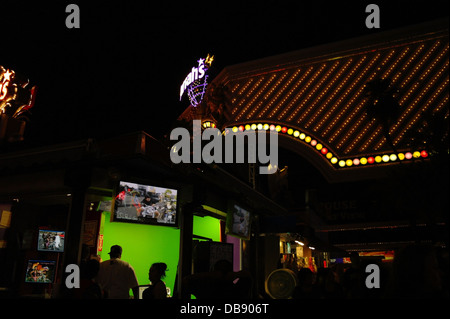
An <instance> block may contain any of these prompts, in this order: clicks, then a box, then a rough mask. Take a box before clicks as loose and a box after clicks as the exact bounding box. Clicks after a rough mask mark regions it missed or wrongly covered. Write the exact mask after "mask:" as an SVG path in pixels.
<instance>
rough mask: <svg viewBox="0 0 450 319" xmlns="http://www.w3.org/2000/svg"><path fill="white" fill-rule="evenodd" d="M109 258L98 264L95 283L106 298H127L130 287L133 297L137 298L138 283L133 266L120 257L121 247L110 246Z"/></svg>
mask: <svg viewBox="0 0 450 319" xmlns="http://www.w3.org/2000/svg"><path fill="white" fill-rule="evenodd" d="M108 254H109V256H110V258H111V259H109V260H106V261H104V262H102V263H101V264H100V270H99V272H98V275H97V279H96V281H97V283H98V284H99V285H100V287H101V288H102V289H103V290H104V292H105V297H106V298H108V299H129V298H130V289H132V291H133V296H134V298H135V299H138V298H139V287H138V286H139V284H138V281H137V278H136V274H135V272H134V269H133V267H132V266H131V265H130V264H129V263H128V262H126V261H123V260H122V259H121V257H122V247H120V246H119V245H114V246H111V251H110V252H109V253H108Z"/></svg>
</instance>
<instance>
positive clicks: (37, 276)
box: [25, 260, 56, 284]
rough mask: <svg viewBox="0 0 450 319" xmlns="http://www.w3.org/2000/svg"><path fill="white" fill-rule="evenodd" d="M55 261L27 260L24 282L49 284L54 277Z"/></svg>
mask: <svg viewBox="0 0 450 319" xmlns="http://www.w3.org/2000/svg"><path fill="white" fill-rule="evenodd" d="M55 271H56V261H54V260H29V261H28V264H27V270H26V274H25V282H28V283H40V284H50V283H53V281H54V279H55Z"/></svg>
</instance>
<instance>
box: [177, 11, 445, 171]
mask: <svg viewBox="0 0 450 319" xmlns="http://www.w3.org/2000/svg"><path fill="white" fill-rule="evenodd" d="M447 23H448V20H446V21H444V23H442V22H434V23H430V24H424V25H420V26H414V27H408V28H405V29H399V30H394V31H389V32H384V33H379V34H375V35H370V36H367V37H362V38H357V39H352V40H348V41H342V42H339V43H332V44H327V45H323V46H319V47H314V48H310V49H305V50H301V51H297V52H292V53H287V54H284V55H279V56H274V57H269V58H265V59H260V60H256V61H250V62H247V63H242V64H238V65H233V66H229V67H226V68H225V69H224V70H223V71H222V72H221V73H220V74H219V75H218V76H217V77H216V78H215V79H214V81H213V82H212V83H211V85H213V84H214V86H215V87H218V86H224V87H227V89H228V91H229V92H230V94H229V95H230V99H229V101H227V103H223V104H222V107H223V108H224V112H223V113H224V114H228V116H227V119H226V122H225V123H224V124H223V125H222V129H223V128H226V127H231V128H233V127H234V128H235V129H236V130H239V129H242V130H245V129H247V127H249V128H250V129H251V128H252V126H254V127H255V129H258V125H261V127H262V128H263V129H264V127H266V126H267V128H269V129H270V126H271V125H273V127H274V128H277V127H278V128H279V131H278V132H279V133H280V134H282V135H283V136H286V138H287V139H289V140H292V141H297V142H296V144H295V143H290V144H289V147H291V148H292V149H293V150H294V151H296V152H298V153H301V154H304V155H305V156H306V157H307V158H308V159H309V160H311V161H312V162H316V163H314V164H315V165H316V164H317V165H319V166H321V168H320V170H321V171H322V172H324V171H328V172H330V171H331V172H332V171H341V170H345V171H347V172H350V171H351V170H355V169H358V170H360V169H362V168H364V169H366V168H368V167H374V166H383V165H388V164H391V163H396V162H400V161H408V160H410V159H414V158H426V157H428V156H429V154H428V152H427V150H426V149H425V148H423V149H421V148H412V146H411V145H409V141H410V136H409V134H411V133H412V132H415V131H419V130H420V128H421V127H422V126H423V125H424V112H429V114H432V115H433V116H435V117H437V118H448V115H449V109H448V97H449V85H448V84H449V72H448V71H449V68H448V62H449V54H448V49H449V34H448V25H447ZM377 79H385V80H387V81H388V82H389V83H391V85H392V86H393V87H396V88H398V93H396V95H395V99H396V101H398V106H399V114H398V117H397V118H396V119H395V121H394V122H392V123H391V125H390V127H389V135H390V138H391V141H392V143H389V142H388V141H387V139H386V135H385V134H384V132H383V128H382V126H381V125H380V123H379V122H378V121H377V120H375V119H373V118H371V117H370V116H369V115H368V114H367V103H368V98H367V96H366V95H365V91H364V89H365V87H366V86H367V84H368V83H369V82H370V81H373V80H377ZM184 114H187V113H186V112H185V113H184ZM445 135H448V128H447V131H446V132H445ZM307 139H308V140H307ZM392 146H393V147H394V148H395V150H394V149H393V147H392ZM319 162H320V163H319ZM317 165H316V166H317Z"/></svg>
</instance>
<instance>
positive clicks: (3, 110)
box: [0, 65, 36, 118]
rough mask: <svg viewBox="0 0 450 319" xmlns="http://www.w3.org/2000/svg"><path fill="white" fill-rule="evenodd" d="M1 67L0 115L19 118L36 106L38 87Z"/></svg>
mask: <svg viewBox="0 0 450 319" xmlns="http://www.w3.org/2000/svg"><path fill="white" fill-rule="evenodd" d="M28 84H29V82H28V80H24V79H21V78H19V77H16V74H15V72H14V71H13V70H8V69H5V68H4V67H2V66H1V65H0V114H8V115H10V116H11V117H14V118H17V117H19V116H20V115H21V114H23V113H24V112H25V111H27V110H29V109H31V108H32V107H33V105H34V98H35V95H36V87H35V86H33V87H32V88H31V89H30V88H29V87H28Z"/></svg>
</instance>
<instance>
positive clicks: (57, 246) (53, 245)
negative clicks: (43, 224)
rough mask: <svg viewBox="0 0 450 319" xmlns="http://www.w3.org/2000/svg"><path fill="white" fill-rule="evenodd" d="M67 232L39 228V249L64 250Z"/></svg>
mask: <svg viewBox="0 0 450 319" xmlns="http://www.w3.org/2000/svg"><path fill="white" fill-rule="evenodd" d="M64 240H65V232H63V231H57V230H47V229H39V235H38V247H37V250H39V251H51V252H58V253H62V252H64Z"/></svg>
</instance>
